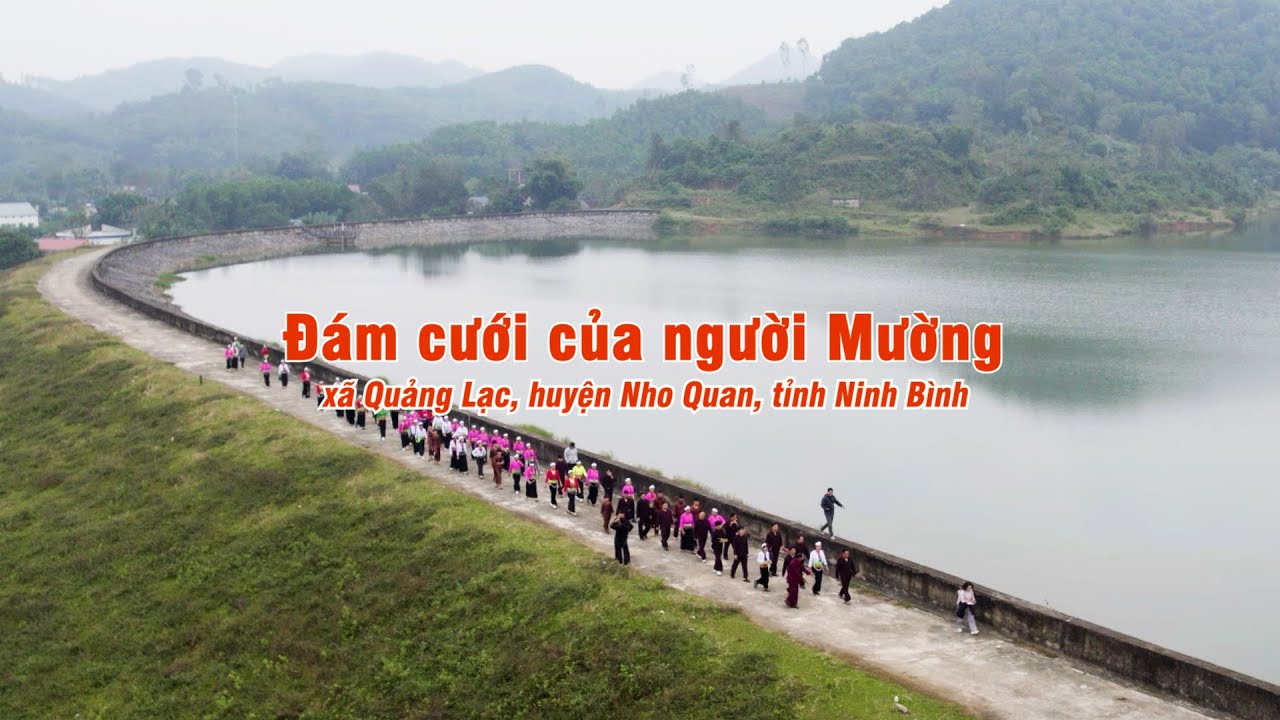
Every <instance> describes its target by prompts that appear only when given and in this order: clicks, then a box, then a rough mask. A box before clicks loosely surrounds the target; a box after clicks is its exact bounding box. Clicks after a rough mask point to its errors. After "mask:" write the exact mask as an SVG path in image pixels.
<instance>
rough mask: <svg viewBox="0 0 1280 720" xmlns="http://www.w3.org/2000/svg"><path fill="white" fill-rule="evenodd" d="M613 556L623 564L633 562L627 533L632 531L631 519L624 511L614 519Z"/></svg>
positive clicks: (612, 526)
mask: <svg viewBox="0 0 1280 720" xmlns="http://www.w3.org/2000/svg"><path fill="white" fill-rule="evenodd" d="M609 527H611V528H613V556H614V557H615V558H617V559H618V562H619V563H620V564H622V565H630V564H631V548H629V547H627V535H628V534H630V533H631V521H630V520H628V519H627V516H626V515H625V514H624V513H618V515H617V517H615V518H614V519H613V524H612V525H610V526H609Z"/></svg>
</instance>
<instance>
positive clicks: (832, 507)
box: [818, 488, 844, 537]
mask: <svg viewBox="0 0 1280 720" xmlns="http://www.w3.org/2000/svg"><path fill="white" fill-rule="evenodd" d="M821 504H822V514H823V515H826V516H827V523H826V524H825V525H823V526H822V527H820V528H818V532H822V531H823V530H824V529H825V530H826V531H827V534H828V535H830V536H831V537H835V536H836V531H835V528H833V527H831V521H832V520H834V519H835V517H836V506H837V505H839V506H840V507H844V504H843V503H841V502H840V501H839V500H837V499H836V494H835V490H833V489H832V488H827V494H826V495H823V496H822V503H821Z"/></svg>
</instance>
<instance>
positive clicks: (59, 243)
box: [36, 237, 89, 252]
mask: <svg viewBox="0 0 1280 720" xmlns="http://www.w3.org/2000/svg"><path fill="white" fill-rule="evenodd" d="M88 244H89V241H88V240H85V239H84V238H60V237H42V238H40V239H39V240H37V241H36V245H37V246H38V247H39V248H40V252H62V251H64V250H75V249H76V248H78V247H84V246H85V245H88Z"/></svg>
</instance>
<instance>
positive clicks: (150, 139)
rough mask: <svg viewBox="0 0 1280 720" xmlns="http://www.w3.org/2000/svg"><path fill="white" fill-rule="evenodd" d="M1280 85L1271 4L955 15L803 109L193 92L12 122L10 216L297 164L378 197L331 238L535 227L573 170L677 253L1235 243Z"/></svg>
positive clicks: (522, 84) (2, 159) (861, 54)
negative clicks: (1183, 234) (1035, 238)
mask: <svg viewBox="0 0 1280 720" xmlns="http://www.w3.org/2000/svg"><path fill="white" fill-rule="evenodd" d="M1277 78H1280V0H1234V1H1233V2H1216V1H1214V0H1135V1H1134V2H1124V3H1113V2H1106V1H1104V0H1067V1H1066V2H1051V1H1050V0H952V2H950V3H948V4H947V5H945V6H943V7H941V8H939V9H936V10H933V11H931V12H929V13H926V14H925V15H923V16H921V17H920V18H918V19H916V20H914V21H912V22H910V23H903V24H901V25H899V26H898V27H895V28H893V29H891V30H889V31H886V32H883V33H877V34H872V35H868V36H865V37H860V38H853V39H849V40H846V41H845V42H844V43H843V44H842V45H841V46H840V47H839V48H838V49H837V50H835V51H833V52H831V53H829V54H828V55H827V56H826V57H825V58H824V59H823V62H822V66H821V70H820V71H819V72H818V73H817V75H815V76H813V77H810V78H809V79H808V80H806V81H805V82H803V83H789V84H777V85H758V86H750V87H739V88H729V89H726V90H723V91H716V92H699V91H692V90H691V91H686V92H683V93H679V94H676V95H671V96H665V97H661V98H658V99H654V100H639V101H636V99H637V98H638V97H639V94H638V93H634V92H633V93H620V92H613V91H601V90H597V89H595V88H591V87H590V86H586V85H582V84H580V83H576V82H575V81H573V80H572V79H571V78H568V77H567V76H564V75H561V74H559V73H557V72H556V71H554V70H552V69H550V68H545V67H539V66H529V67H523V68H512V69H509V70H507V71H503V72H500V73H492V74H489V75H484V76H480V77H476V78H473V79H471V80H468V81H466V82H462V83H457V84H453V85H449V86H447V87H441V88H433V89H423V88H414V89H404V88H400V89H393V90H380V89H374V88H359V87H354V86H344V85H325V84H316V83H310V84H309V83H274V84H273V83H263V84H261V85H259V86H258V88H257V89H256V90H254V91H253V92H251V93H250V92H244V91H237V90H233V89H228V88H219V87H212V88H210V87H205V88H203V89H200V88H195V87H191V88H188V89H187V90H186V91H184V92H182V93H175V94H172V95H167V96H163V97H159V98H154V99H152V100H150V101H148V102H146V103H139V104H134V105H126V106H123V107H121V108H119V109H117V110H116V111H115V112H114V113H112V114H111V115H110V116H108V117H106V118H105V119H101V120H96V121H94V122H92V123H89V124H77V122H74V121H70V120H67V121H57V122H53V121H50V122H45V121H41V122H36V121H32V120H30V118H28V117H27V116H25V115H23V114H21V113H17V112H5V113H0V195H5V196H11V197H14V198H19V199H27V200H30V201H32V202H36V203H41V204H45V203H53V204H58V203H71V202H83V201H86V200H91V201H95V202H96V201H97V200H100V199H101V198H102V197H103V196H104V195H105V194H107V193H109V192H110V191H111V190H113V189H115V188H117V187H118V186H119V185H133V186H138V187H143V188H147V190H148V193H147V194H149V195H150V196H151V199H153V200H158V199H163V198H164V197H167V196H172V195H176V194H179V193H180V191H181V190H182V189H183V187H184V186H187V185H189V184H191V183H206V184H207V183H208V182H209V181H219V180H230V181H232V182H239V181H243V180H244V178H245V176H246V175H282V176H283V177H285V178H286V179H289V180H297V179H298V178H297V177H296V176H293V175H291V174H290V173H283V174H282V173H281V172H280V171H279V168H280V166H281V165H282V158H283V157H285V156H288V155H298V154H303V155H307V156H308V157H312V158H315V164H316V165H317V167H318V168H319V170H320V171H319V172H313V173H310V174H309V175H308V176H309V177H319V178H320V179H328V180H330V181H336V180H343V181H346V182H353V183H357V184H360V185H362V186H363V185H365V184H366V183H373V182H374V181H375V180H378V181H379V182H378V183H377V185H378V186H379V187H380V191H379V193H380V194H377V193H373V192H370V193H369V198H368V201H364V200H361V201H358V202H356V203H355V205H354V206H351V205H352V204H351V203H349V202H347V200H345V199H344V200H343V203H344V204H343V206H342V207H334V208H325V209H323V210H322V211H320V212H321V213H322V214H323V215H324V216H325V217H330V218H336V219H343V220H346V219H368V218H374V217H386V216H388V215H398V214H404V213H407V214H409V215H411V216H416V215H421V214H427V213H437V214H438V213H441V212H446V211H448V212H460V211H462V209H463V207H464V205H463V203H464V201H465V199H466V197H467V196H468V195H481V196H485V197H490V196H492V197H493V198H495V202H493V203H492V204H491V205H490V206H489V208H488V211H504V212H511V211H518V210H520V209H521V208H524V207H529V205H528V204H525V203H524V202H523V201H524V200H525V199H527V198H525V197H522V196H520V194H519V192H518V190H519V189H518V188H515V187H512V183H511V182H510V178H512V177H514V171H517V170H521V169H524V170H526V171H527V170H529V169H530V168H531V167H532V165H533V164H534V163H537V162H541V161H545V160H547V159H548V158H559V159H560V160H563V161H565V162H566V163H567V167H570V168H572V170H574V171H575V172H576V178H577V180H578V181H580V183H581V189H582V199H583V200H585V201H586V202H588V203H589V204H590V205H592V206H609V205H615V204H623V205H633V206H636V205H639V206H657V207H662V208H664V209H667V210H668V211H669V213H670V214H671V216H672V217H673V218H674V220H675V222H674V223H670V224H668V226H669V227H679V228H703V229H710V228H725V227H737V226H751V227H763V226H766V225H768V224H770V223H773V222H775V221H778V222H781V225H780V226H781V227H786V226H790V225H794V224H797V223H800V224H806V223H810V220H812V221H814V222H817V223H818V225H819V226H822V227H850V228H856V227H859V226H867V227H870V228H872V229H886V230H893V231H895V232H919V231H920V230H921V229H922V228H923V229H937V228H939V227H952V228H954V227H955V226H958V225H965V226H967V227H969V228H970V229H974V228H978V229H987V230H1009V231H1015V232H1018V233H1037V234H1040V235H1047V236H1056V235H1062V234H1086V235H1106V234H1114V233H1116V232H1122V231H1134V230H1138V231H1144V232H1145V231H1150V230H1152V229H1156V228H1159V227H1160V226H1161V225H1162V223H1167V222H1179V223H1182V224H1184V225H1186V224H1187V223H1190V224H1193V225H1194V224H1197V223H1199V224H1205V223H1211V224H1219V225H1221V224H1226V223H1227V221H1228V220H1230V221H1231V222H1234V223H1239V222H1242V221H1243V220H1244V218H1245V217H1247V215H1248V212H1249V209H1251V208H1256V207H1258V206H1259V205H1260V204H1261V203H1263V202H1264V201H1267V202H1270V200H1269V196H1270V195H1271V194H1273V193H1276V192H1277V191H1280V80H1277ZM633 101H635V102H634V103H633ZM423 178H426V179H427V180H428V181H430V182H425V183H424V182H423ZM432 178H434V180H432ZM427 185H432V187H426V186H427ZM464 187H465V190H464V191H459V188H464ZM415 195H417V196H420V197H422V198H428V199H429V201H423V202H418V201H410V200H406V198H411V197H412V196H415ZM388 198H390V201H389V202H388V201H387V200H388ZM576 200H577V198H565V202H564V203H563V204H562V207H565V208H570V207H575V206H576V205H575V203H576ZM832 200H844V201H852V200H857V201H858V203H859V205H860V206H859V208H857V209H856V210H855V209H854V208H851V207H844V206H833V205H832V202H831V201H832ZM349 206H350V207H349ZM283 212H285V210H284V209H281V208H277V209H276V210H274V211H272V212H262V213H252V214H251V215H252V216H253V217H259V218H263V219H268V218H270V219H278V218H280V216H281V213H283ZM288 217H289V219H299V218H298V217H297V216H292V215H290V216H288ZM768 218H773V219H772V220H770V219H768ZM169 225H172V223H169ZM186 225H187V226H190V225H191V223H186Z"/></svg>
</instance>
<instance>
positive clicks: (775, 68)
mask: <svg viewBox="0 0 1280 720" xmlns="http://www.w3.org/2000/svg"><path fill="white" fill-rule="evenodd" d="M818 64H819V58H818V56H815V55H814V54H812V53H811V54H810V55H809V56H808V57H807V58H804V57H801V55H800V53H799V51H797V50H794V49H793V50H792V51H791V52H790V53H788V54H787V56H786V62H783V55H782V54H781V53H779V52H774V53H771V54H769V55H766V56H764V57H762V58H760V59H759V60H757V61H756V62H754V63H752V64H751V65H748V66H747V67H745V68H743V69H742V70H739V71H738V72H736V73H734V74H733V75H730V76H729V77H728V78H726V79H725V80H724V82H721V83H720V84H721V85H729V86H732V85H756V84H758V83H776V82H786V81H790V80H803V79H804V77H805V75H806V74H810V75H811V74H813V73H815V72H817V71H818Z"/></svg>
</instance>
